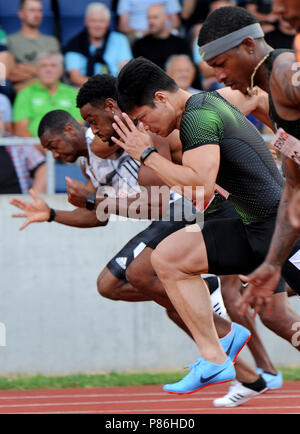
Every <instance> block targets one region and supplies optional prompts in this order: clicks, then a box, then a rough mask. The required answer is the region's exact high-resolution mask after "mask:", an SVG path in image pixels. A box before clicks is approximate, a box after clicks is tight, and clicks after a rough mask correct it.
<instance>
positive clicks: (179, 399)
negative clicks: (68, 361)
mask: <svg viewBox="0 0 300 434" xmlns="http://www.w3.org/2000/svg"><path fill="white" fill-rule="evenodd" d="M69 398H71V397H70V396H69ZM291 398H298V399H299V398H300V397H299V395H288V396H276V397H275V396H270V395H269V396H268V395H260V396H257V397H255V398H253V399H258V400H269V399H291ZM199 401H211V398H205V397H193V398H191V397H185V396H184V397H176V398H175V399H174V398H163V399H159V400H157V399H139V400H133V399H127V400H121V401H117V400H113V401H106V400H104V401H77V402H44V403H40V402H35V403H30V404H23V403H18V404H2V405H0V409H6V408H7V409H9V408H19V407H21V408H30V407H55V406H64V407H67V406H78V407H80V406H85V405H89V406H91V405H113V406H114V405H128V404H140V403H156V404H160V403H163V402H173V403H174V402H177V403H178V402H189V403H192V402H199ZM287 408H289V407H287ZM299 408H300V406H299Z"/></svg>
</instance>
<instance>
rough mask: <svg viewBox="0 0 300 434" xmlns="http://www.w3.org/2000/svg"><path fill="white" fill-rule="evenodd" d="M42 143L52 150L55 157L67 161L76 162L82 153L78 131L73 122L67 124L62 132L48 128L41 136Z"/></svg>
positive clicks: (45, 147) (44, 146)
mask: <svg viewBox="0 0 300 434" xmlns="http://www.w3.org/2000/svg"><path fill="white" fill-rule="evenodd" d="M41 144H42V146H43V148H44V149H46V150H48V151H51V153H52V156H53V158H55V159H56V160H57V159H59V160H62V161H64V162H65V163H74V162H75V161H76V160H77V158H78V157H80V156H81V155H82V154H81V152H80V150H79V146H78V135H77V132H76V130H75V129H74V127H73V126H72V125H71V124H67V125H66V127H65V129H64V131H63V132H61V133H54V132H50V131H49V130H46V131H45V133H44V134H43V135H42V137H41Z"/></svg>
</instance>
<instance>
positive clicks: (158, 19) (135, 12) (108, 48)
mask: <svg viewBox="0 0 300 434" xmlns="http://www.w3.org/2000/svg"><path fill="white" fill-rule="evenodd" d="M227 5H228V6H241V7H244V8H246V9H248V10H249V11H250V12H252V13H253V14H254V15H255V16H256V17H257V18H258V20H259V21H260V23H261V25H262V27H263V30H264V32H265V35H266V40H267V42H268V43H269V44H270V45H271V46H272V47H273V48H292V44H293V39H294V35H295V32H294V30H293V29H292V28H290V27H289V25H288V24H286V23H284V22H283V21H281V20H278V18H277V17H276V16H275V15H274V14H272V0H240V1H239V0H236V1H230V0H102V1H97V2H95V1H89V0H76V1H74V0H10V1H8V2H7V1H6V0H0V26H1V27H0V65H1V68H0V80H1V83H0V84H1V85H0V115H1V119H0V134H1V137H10V138H11V139H12V141H13V138H16V137H19V138H20V137H21V138H22V137H27V138H28V137H29V138H30V137H32V138H36V137H37V130H38V125H39V122H40V120H41V118H42V117H43V116H44V115H45V114H46V113H47V112H49V111H51V110H54V109H64V110H67V111H69V112H70V113H71V114H72V116H73V117H74V118H75V119H77V120H78V121H79V122H82V123H83V121H82V119H81V116H80V112H79V110H78V109H77V108H76V95H77V91H78V88H79V87H80V86H82V85H83V84H84V83H85V82H86V81H87V80H88V78H89V77H91V76H92V75H94V74H101V73H109V74H112V75H114V76H117V75H118V72H119V70H120V69H121V68H122V66H123V65H124V64H125V63H126V62H128V61H129V60H130V59H132V58H134V57H138V56H144V57H146V58H148V59H150V60H152V61H153V62H154V63H156V64H157V65H159V66H160V67H161V68H163V69H164V70H165V71H166V72H167V73H168V74H169V75H170V76H171V77H172V78H173V79H174V80H175V81H176V82H177V84H178V85H179V86H180V87H181V88H183V89H186V90H188V91H189V92H191V93H196V92H198V91H199V90H207V91H209V90H215V89H218V88H220V87H222V86H223V84H222V83H218V82H217V81H216V79H215V76H214V72H213V70H212V69H211V68H210V67H209V66H208V65H207V64H206V62H204V61H203V60H202V59H201V56H200V54H199V51H198V47H197V36H198V33H199V29H200V28H201V25H202V23H203V21H204V20H205V18H206V17H207V15H208V14H209V13H210V12H212V11H213V10H215V9H216V8H219V7H223V6H227ZM251 120H252V121H253V123H255V124H256V126H257V127H258V128H259V129H260V130H261V131H262V132H264V131H263V126H262V125H261V124H260V123H259V122H258V121H257V120H256V119H255V118H252V119H251ZM56 170H57V174H58V172H59V173H60V174H62V175H64V174H68V175H70V176H73V177H74V178H76V179H80V177H81V176H80V169H79V166H77V165H76V164H75V165H73V168H72V170H73V172H72V173H70V171H69V168H68V167H67V166H66V165H64V164H62V163H59V162H58V163H57V164H56ZM57 179H58V177H57ZM32 184H33V185H34V188H35V190H36V191H37V192H38V193H45V192H46V164H45V155H44V151H43V149H42V148H40V147H34V146H23V145H19V146H0V194H7V193H9V194H17V193H27V192H28V190H29V188H30V187H31V186H32ZM55 191H56V192H64V183H63V182H62V183H60V184H59V183H58V182H57V183H56V187H55Z"/></svg>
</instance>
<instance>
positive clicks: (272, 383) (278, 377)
mask: <svg viewBox="0 0 300 434" xmlns="http://www.w3.org/2000/svg"><path fill="white" fill-rule="evenodd" d="M256 372H258V373H259V374H260V375H261V376H262V377H263V379H264V380H265V382H266V384H267V387H268V389H280V388H281V387H282V385H283V379H282V374H281V372H280V371H277V373H276V374H269V373H268V372H265V371H263V370H262V369H260V368H256Z"/></svg>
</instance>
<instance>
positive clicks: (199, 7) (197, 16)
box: [181, 0, 212, 35]
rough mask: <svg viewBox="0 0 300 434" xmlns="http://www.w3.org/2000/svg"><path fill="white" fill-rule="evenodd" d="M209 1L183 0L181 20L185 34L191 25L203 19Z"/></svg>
mask: <svg viewBox="0 0 300 434" xmlns="http://www.w3.org/2000/svg"><path fill="white" fill-rule="evenodd" d="M211 3H212V1H211V0H183V2H182V10H181V20H182V23H183V25H184V27H185V30H186V34H187V35H188V34H189V30H190V29H191V28H192V27H193V26H195V25H196V24H200V23H203V22H204V21H205V19H206V17H207V15H208V14H209V8H210V4H211Z"/></svg>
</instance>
